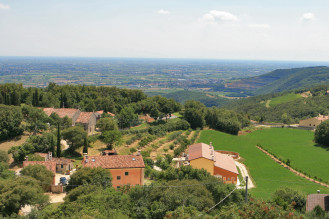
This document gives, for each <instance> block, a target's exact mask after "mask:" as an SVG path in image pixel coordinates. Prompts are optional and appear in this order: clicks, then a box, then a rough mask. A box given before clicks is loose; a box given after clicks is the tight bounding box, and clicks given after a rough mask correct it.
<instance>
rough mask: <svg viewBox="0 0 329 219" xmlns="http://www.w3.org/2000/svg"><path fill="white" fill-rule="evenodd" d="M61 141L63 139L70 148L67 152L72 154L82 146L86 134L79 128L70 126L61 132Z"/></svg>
mask: <svg viewBox="0 0 329 219" xmlns="http://www.w3.org/2000/svg"><path fill="white" fill-rule="evenodd" d="M62 136H63V139H65V140H66V141H67V142H68V143H69V145H70V147H69V151H70V152H73V151H74V150H75V149H78V148H80V147H82V146H83V142H84V139H85V138H86V136H87V132H86V131H85V130H84V129H83V128H82V127H80V126H72V127H70V128H67V129H65V130H64V131H63V132H62Z"/></svg>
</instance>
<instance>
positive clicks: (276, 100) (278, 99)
mask: <svg viewBox="0 0 329 219" xmlns="http://www.w3.org/2000/svg"><path fill="white" fill-rule="evenodd" d="M301 97H302V96H301V95H299V94H295V93H290V94H286V95H283V96H280V97H275V98H272V99H271V102H270V103H269V106H271V107H273V106H276V105H278V104H281V103H287V102H290V101H293V100H296V99H298V98H301Z"/></svg>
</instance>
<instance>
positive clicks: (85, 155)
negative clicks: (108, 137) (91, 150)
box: [83, 153, 88, 163]
mask: <svg viewBox="0 0 329 219" xmlns="http://www.w3.org/2000/svg"><path fill="white" fill-rule="evenodd" d="M83 157H84V160H85V163H88V154H87V153H83Z"/></svg>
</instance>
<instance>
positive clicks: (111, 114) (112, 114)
mask: <svg viewBox="0 0 329 219" xmlns="http://www.w3.org/2000/svg"><path fill="white" fill-rule="evenodd" d="M107 114H109V115H110V116H112V117H114V116H115V114H114V113H111V112H107Z"/></svg>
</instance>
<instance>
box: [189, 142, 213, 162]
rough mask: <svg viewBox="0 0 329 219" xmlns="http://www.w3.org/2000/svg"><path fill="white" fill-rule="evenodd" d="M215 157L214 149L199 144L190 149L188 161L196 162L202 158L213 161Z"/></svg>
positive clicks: (191, 146)
mask: <svg viewBox="0 0 329 219" xmlns="http://www.w3.org/2000/svg"><path fill="white" fill-rule="evenodd" d="M213 156H214V147H213V146H211V145H207V144H205V143H197V144H193V145H190V146H189V147H188V160H189V161H190V160H194V159H197V158H200V157H204V158H206V159H209V160H212V158H213Z"/></svg>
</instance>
